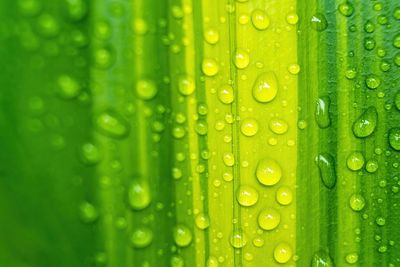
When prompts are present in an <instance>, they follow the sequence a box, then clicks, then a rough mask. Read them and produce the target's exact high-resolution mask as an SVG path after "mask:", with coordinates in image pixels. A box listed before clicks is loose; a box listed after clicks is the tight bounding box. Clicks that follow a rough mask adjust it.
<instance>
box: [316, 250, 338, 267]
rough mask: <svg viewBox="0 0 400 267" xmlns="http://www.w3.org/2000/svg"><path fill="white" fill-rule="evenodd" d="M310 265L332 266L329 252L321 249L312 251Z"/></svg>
mask: <svg viewBox="0 0 400 267" xmlns="http://www.w3.org/2000/svg"><path fill="white" fill-rule="evenodd" d="M311 267H334V265H333V261H332V259H331V257H330V256H329V254H328V253H327V252H325V251H323V250H320V251H317V252H316V253H314V255H313V257H312V259H311Z"/></svg>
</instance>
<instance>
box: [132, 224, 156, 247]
mask: <svg viewBox="0 0 400 267" xmlns="http://www.w3.org/2000/svg"><path fill="white" fill-rule="evenodd" d="M152 241H153V232H152V231H151V229H150V228H148V227H146V226H141V227H138V228H136V229H135V230H134V231H133V233H132V236H131V243H132V245H133V247H135V248H145V247H148V246H149V245H150V244H151V242H152Z"/></svg>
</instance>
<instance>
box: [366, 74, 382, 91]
mask: <svg viewBox="0 0 400 267" xmlns="http://www.w3.org/2000/svg"><path fill="white" fill-rule="evenodd" d="M365 84H366V85H367V87H368V88H369V89H376V88H378V87H379V85H381V79H380V78H379V77H378V76H376V75H375V74H371V75H368V76H367V78H366V79H365Z"/></svg>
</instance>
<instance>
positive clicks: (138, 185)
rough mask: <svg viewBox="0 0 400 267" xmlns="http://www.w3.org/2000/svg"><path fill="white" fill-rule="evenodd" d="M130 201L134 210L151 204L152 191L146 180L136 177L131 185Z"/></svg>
mask: <svg viewBox="0 0 400 267" xmlns="http://www.w3.org/2000/svg"><path fill="white" fill-rule="evenodd" d="M128 201H129V205H130V206H131V208H132V209H134V210H143V209H145V208H147V207H148V206H149V205H150V203H151V193H150V187H149V184H148V182H147V181H146V180H142V179H138V178H134V180H133V181H132V183H131V185H130V187H129V192H128Z"/></svg>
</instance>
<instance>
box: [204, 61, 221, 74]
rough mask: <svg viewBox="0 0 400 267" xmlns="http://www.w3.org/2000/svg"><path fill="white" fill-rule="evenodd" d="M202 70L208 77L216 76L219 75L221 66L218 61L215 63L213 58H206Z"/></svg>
mask: <svg viewBox="0 0 400 267" xmlns="http://www.w3.org/2000/svg"><path fill="white" fill-rule="evenodd" d="M202 70H203V73H204V74H205V75H207V76H210V77H212V76H215V75H217V73H218V71H219V66H218V63H217V61H215V59H212V58H206V59H204V60H203V64H202Z"/></svg>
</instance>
